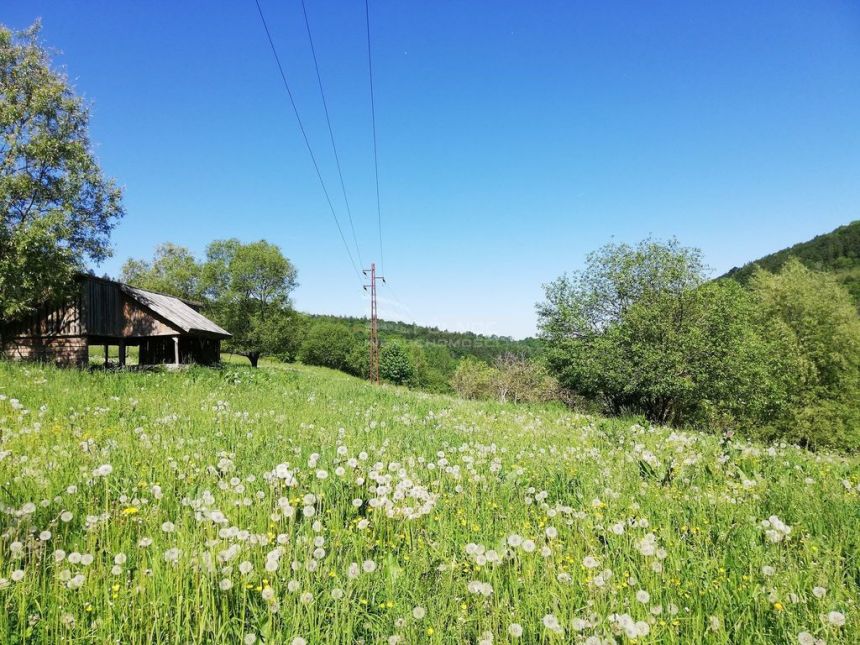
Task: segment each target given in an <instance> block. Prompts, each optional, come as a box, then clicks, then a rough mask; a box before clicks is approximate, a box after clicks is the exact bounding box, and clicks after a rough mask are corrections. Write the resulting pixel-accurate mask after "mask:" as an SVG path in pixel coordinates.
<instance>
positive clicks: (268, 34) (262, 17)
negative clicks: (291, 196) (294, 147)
mask: <svg viewBox="0 0 860 645" xmlns="http://www.w3.org/2000/svg"><path fill="white" fill-rule="evenodd" d="M254 3H255V4H256V5H257V12H258V13H259V14H260V21H261V22H262V23H263V29H264V30H265V31H266V38H267V39H268V41H269V47H271V49H272V55H273V56H274V57H275V63H276V64H277V66H278V71H279V72H280V74H281V80H282V81H283V82H284V89H285V90H287V96H289V97H290V105H292V106H293V112H294V113H295V115H296V121H297V122H298V124H299V130H301V133H302V138H303V139H304V141H305V146H306V147H307V149H308V154H309V155H310V158H311V162H313V166H314V171H316V175H317V179H319V182H320V187H322V190H323V193H324V194H325V199H326V202H327V203H328V207H329V210H330V211H331V216H332V218H333V219H334V223H335V226H337V232H338V233H339V234H340V239H341V241H342V242H343V247H344V248H345V249H346V254H347V255H348V256H349V262H350V264H351V265H352V268H353V270H354V271H355V274H356V276H357V277H358V280H359V282H360V283H361V284H364V282H363V280H362V277H361V273H360V272H359V270H358V267H357V266H356V264H355V260H354V259H353V257H352V251H350V249H349V244H348V243H347V241H346V237H345V236H344V234H343V228H341V225H340V220H338V218H337V213H336V212H335V210H334V204H332V201H331V196H330V195H329V192H328V189H327V188H326V185H325V181H324V180H323V177H322V173H321V172H320V167H319V164H318V163H317V158H316V155H314V151H313V148H312V147H311V142H310V140H309V139H308V134H307V132H306V131H305V126H304V124H303V123H302V117H301V115H300V114H299V108H298V106H297V105H296V101H295V98H293V92H292V90H290V84H289V83H288V82H287V75H286V73H285V72H284V67H283V65H281V59H280V57H279V56H278V50H277V49H276V48H275V43H274V41H273V40H272V34H271V32H270V31H269V25H268V23H267V22H266V16H265V15H264V14H263V8H262V7H261V6H260V0H254Z"/></svg>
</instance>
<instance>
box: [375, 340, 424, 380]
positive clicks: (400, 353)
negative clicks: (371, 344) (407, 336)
mask: <svg viewBox="0 0 860 645" xmlns="http://www.w3.org/2000/svg"><path fill="white" fill-rule="evenodd" d="M379 376H380V377H381V378H382V379H384V380H386V381H388V382H389V383H394V384H395V385H406V384H408V383H411V382H412V379H413V378H414V377H415V366H414V365H413V364H412V359H411V358H410V356H409V353H408V352H407V350H406V349H405V348H404V346H403V345H402V344H401V343H398V342H391V343H386V344H385V345H383V346H382V349H381V350H380V352H379Z"/></svg>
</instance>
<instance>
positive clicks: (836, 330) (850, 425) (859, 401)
mask: <svg viewBox="0 0 860 645" xmlns="http://www.w3.org/2000/svg"><path fill="white" fill-rule="evenodd" d="M749 285H750V288H751V290H752V294H753V296H754V298H755V300H756V304H757V307H758V309H759V310H760V312H761V314H762V316H764V317H765V318H766V319H767V320H769V321H770V322H771V324H772V325H773V327H774V328H776V329H779V330H781V333H783V334H788V335H789V336H790V338H791V340H792V343H793V348H794V351H793V356H794V357H795V358H796V360H797V361H799V363H800V365H801V367H800V369H799V370H798V371H797V374H798V375H799V378H798V379H797V380H796V381H795V382H794V388H793V390H792V415H791V417H790V418H789V419H788V420H787V421H786V422H784V423H783V424H780V425H778V426H776V427H774V428H772V430H773V431H774V434H777V435H778V436H781V437H785V438H787V439H790V440H792V441H795V442H798V443H801V444H804V445H808V446H812V447H815V446H835V447H842V448H852V449H858V448H860V317H858V315H857V309H856V307H855V305H854V301H853V298H852V297H851V294H850V293H849V292H848V290H847V289H846V288H845V287H844V286H842V285H841V284H840V283H839V280H838V278H837V277H836V276H834V275H832V274H828V273H823V272H819V271H813V270H811V269H808V268H806V267H805V266H804V265H803V264H801V262H800V261H799V260H797V259H794V258H791V259H789V260H788V261H787V262H786V263H785V264H784V265H783V266H782V269H781V270H780V272H779V273H768V272H767V271H764V270H762V269H758V270H756V271H755V272H754V273H753V275H752V278H751V279H750V282H749Z"/></svg>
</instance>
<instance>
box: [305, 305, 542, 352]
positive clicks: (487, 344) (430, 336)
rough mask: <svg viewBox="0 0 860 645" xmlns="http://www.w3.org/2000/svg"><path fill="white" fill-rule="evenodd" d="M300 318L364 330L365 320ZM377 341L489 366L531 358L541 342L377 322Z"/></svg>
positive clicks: (339, 317)
mask: <svg viewBox="0 0 860 645" xmlns="http://www.w3.org/2000/svg"><path fill="white" fill-rule="evenodd" d="M304 315H305V316H306V317H307V318H308V319H309V320H314V321H327V322H336V323H340V324H342V325H346V326H348V327H349V328H350V329H351V330H352V331H354V332H355V333H357V334H360V333H366V332H367V328H368V319H367V318H358V317H351V316H325V315H316V314H304ZM379 337H380V339H381V340H383V341H385V340H386V339H400V340H407V341H413V342H418V343H422V344H428V345H430V344H432V345H442V346H445V347H447V348H448V349H449V350H450V351H451V354H452V355H453V356H454V357H457V358H459V357H462V356H475V357H476V358H480V359H482V360H485V361H487V362H492V360H493V359H495V358H496V357H498V356H502V355H504V354H515V355H517V356H523V357H533V356H536V355H537V354H539V353H540V351H541V341H540V340H539V339H537V338H525V339H522V340H514V339H513V338H509V337H507V336H484V335H482V334H475V333H473V332H455V331H447V330H444V329H439V328H437V327H424V326H421V325H416V324H415V323H405V322H394V321H388V320H380V321H379Z"/></svg>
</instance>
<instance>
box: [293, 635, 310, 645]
mask: <svg viewBox="0 0 860 645" xmlns="http://www.w3.org/2000/svg"><path fill="white" fill-rule="evenodd" d="M290 645H308V642H307V641H306V640H305V639H304V638H302V637H301V636H294V637H293V640H291V641H290Z"/></svg>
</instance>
